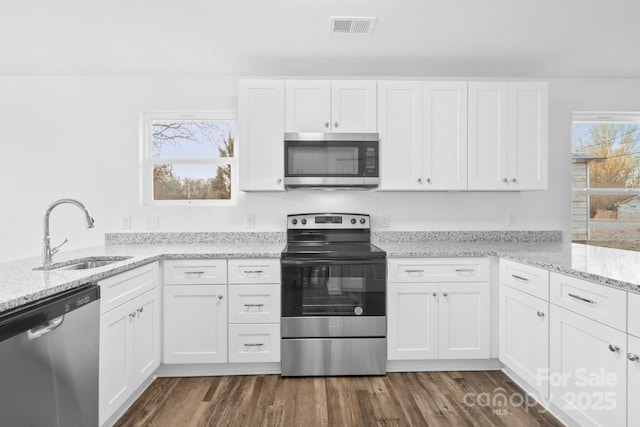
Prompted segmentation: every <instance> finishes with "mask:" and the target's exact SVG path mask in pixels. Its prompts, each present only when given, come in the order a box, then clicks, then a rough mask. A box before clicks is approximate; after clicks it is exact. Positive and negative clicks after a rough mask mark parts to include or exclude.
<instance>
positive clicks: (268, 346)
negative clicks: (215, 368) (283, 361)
mask: <svg viewBox="0 0 640 427" xmlns="http://www.w3.org/2000/svg"><path fill="white" fill-rule="evenodd" d="M279 361H280V324H279V323H267V324H237V325H229V362H230V363H234V362H239V363H247V362H279Z"/></svg>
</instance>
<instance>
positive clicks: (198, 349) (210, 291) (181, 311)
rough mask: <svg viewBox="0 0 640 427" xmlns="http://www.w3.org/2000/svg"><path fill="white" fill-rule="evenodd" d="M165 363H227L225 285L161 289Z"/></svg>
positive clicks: (180, 286)
mask: <svg viewBox="0 0 640 427" xmlns="http://www.w3.org/2000/svg"><path fill="white" fill-rule="evenodd" d="M164 304H165V305H164V363H224V362H226V361H227V287H226V285H179V286H165V288H164Z"/></svg>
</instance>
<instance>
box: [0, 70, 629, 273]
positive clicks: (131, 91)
mask: <svg viewBox="0 0 640 427" xmlns="http://www.w3.org/2000/svg"><path fill="white" fill-rule="evenodd" d="M237 81H238V79H237V78H234V77H224V78H221V77H218V76H201V75H196V76H0V93H2V97H0V120H1V121H2V123H3V132H2V133H1V134H0V145H1V146H2V149H3V154H2V156H0V171H1V172H0V173H1V176H0V178H1V179H2V183H3V185H2V190H0V191H1V192H2V196H3V209H1V210H0V236H1V237H0V242H2V243H0V261H6V260H11V259H17V258H24V257H30V256H37V255H38V254H39V253H40V248H41V237H42V213H43V211H44V209H45V207H46V206H47V205H48V204H49V203H50V202H52V201H54V200H56V199H60V198H66V197H70V198H76V199H78V200H80V201H82V202H83V203H85V204H86V206H87V207H88V208H89V209H90V210H91V212H92V214H93V216H94V217H95V219H96V228H94V229H86V228H85V225H84V222H83V218H82V215H81V213H80V211H79V210H78V209H77V208H76V207H74V206H70V205H69V206H64V205H63V206H59V207H57V208H56V209H55V210H54V211H53V213H52V215H51V239H52V244H53V245H57V244H58V243H59V242H61V241H62V240H63V239H64V238H65V237H68V238H69V243H68V244H67V245H65V247H64V248H63V251H64V250H69V249H75V248H79V247H85V246H92V245H99V244H102V243H103V242H104V233H111V232H124V231H134V232H142V231H160V232H172V231H283V230H284V227H285V216H286V215H287V214H289V213H299V212H311V211H318V212H325V211H343V212H363V213H369V214H371V215H372V216H373V218H374V221H373V227H374V230H379V231H394V230H502V229H505V230H562V231H563V233H564V235H568V231H569V228H570V218H569V216H570V197H571V195H570V194H571V193H570V162H571V153H570V152H571V142H570V140H571V114H572V112H573V111H574V110H582V111H588V110H618V111H640V80H592V79H589V80H583V79H551V80H549V82H550V87H549V89H550V90H549V112H550V119H549V131H550V135H549V155H550V158H549V171H550V172H549V190H547V191H535V192H521V193H498V192H482V193H472V192H442V193H427V192H425V193H418V192H416V193H410V192H403V193H391V192H379V191H368V192H359V191H353V192H349V191H291V192H283V193H242V192H241V193H239V195H238V200H237V204H236V205H234V206H225V207H162V208H152V207H143V206H141V205H140V203H139V147H140V145H139V132H140V130H139V115H140V113H141V112H145V111H170V110H227V109H236V108H237ZM239 143H240V144H241V143H242V141H239ZM507 212H512V213H513V214H514V215H515V225H514V226H507ZM247 214H250V215H255V228H253V229H247V228H246V227H245V215H247ZM383 214H384V215H387V216H388V218H389V226H386V227H383V226H382V221H381V219H382V217H381V215H383ZM147 215H154V216H158V218H159V228H158V229H154V230H149V229H146V228H145V227H144V219H145V216H147ZM124 216H130V217H131V229H130V230H123V229H122V227H121V224H122V218H123V217H124Z"/></svg>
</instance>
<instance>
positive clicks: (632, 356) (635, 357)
mask: <svg viewBox="0 0 640 427" xmlns="http://www.w3.org/2000/svg"><path fill="white" fill-rule="evenodd" d="M627 359H629V360H630V361H632V362H637V361H638V359H640V357H639V356H638V355H637V354H633V353H627Z"/></svg>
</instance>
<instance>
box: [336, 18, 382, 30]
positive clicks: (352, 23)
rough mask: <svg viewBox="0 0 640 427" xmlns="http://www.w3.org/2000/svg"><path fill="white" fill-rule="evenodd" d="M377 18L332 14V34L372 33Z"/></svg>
mask: <svg viewBox="0 0 640 427" xmlns="http://www.w3.org/2000/svg"><path fill="white" fill-rule="evenodd" d="M375 23H376V18H365V17H355V16H332V17H330V18H329V32H330V33H331V34H371V32H372V31H373V25H374V24H375Z"/></svg>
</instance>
